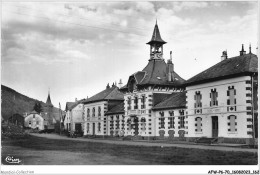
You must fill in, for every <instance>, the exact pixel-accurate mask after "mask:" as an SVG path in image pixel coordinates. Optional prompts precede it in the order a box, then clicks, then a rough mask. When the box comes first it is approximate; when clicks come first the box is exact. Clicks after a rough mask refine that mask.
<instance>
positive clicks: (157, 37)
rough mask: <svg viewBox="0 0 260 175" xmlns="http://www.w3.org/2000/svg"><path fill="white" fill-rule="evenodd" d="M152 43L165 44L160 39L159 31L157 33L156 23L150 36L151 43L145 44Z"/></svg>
mask: <svg viewBox="0 0 260 175" xmlns="http://www.w3.org/2000/svg"><path fill="white" fill-rule="evenodd" d="M153 43H162V44H165V43H166V42H165V41H164V40H163V39H162V38H161V34H160V31H159V27H158V25H157V21H156V24H155V26H154V30H153V35H152V38H151V41H149V42H148V43H146V44H153Z"/></svg>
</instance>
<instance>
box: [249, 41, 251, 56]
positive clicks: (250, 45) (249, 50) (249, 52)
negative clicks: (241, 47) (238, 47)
mask: <svg viewBox="0 0 260 175" xmlns="http://www.w3.org/2000/svg"><path fill="white" fill-rule="evenodd" d="M249 54H251V43H250V44H249Z"/></svg>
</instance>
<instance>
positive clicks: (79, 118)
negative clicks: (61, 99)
mask: <svg viewBox="0 0 260 175" xmlns="http://www.w3.org/2000/svg"><path fill="white" fill-rule="evenodd" d="M83 100H85V99H83ZM83 100H80V101H77V100H76V101H75V102H67V103H66V109H65V111H66V116H65V120H64V127H65V130H68V131H73V132H74V131H77V132H83V128H84V127H83V126H84V115H83V114H84V109H83V107H84V106H83V104H82V103H81V102H82V101H83Z"/></svg>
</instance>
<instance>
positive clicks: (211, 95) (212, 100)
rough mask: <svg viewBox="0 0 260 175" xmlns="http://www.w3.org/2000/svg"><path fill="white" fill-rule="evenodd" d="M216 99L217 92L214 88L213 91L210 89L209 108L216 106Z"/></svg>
mask: <svg viewBox="0 0 260 175" xmlns="http://www.w3.org/2000/svg"><path fill="white" fill-rule="evenodd" d="M217 97H218V92H217V90H216V88H215V89H211V93H210V98H211V101H210V106H218V100H217Z"/></svg>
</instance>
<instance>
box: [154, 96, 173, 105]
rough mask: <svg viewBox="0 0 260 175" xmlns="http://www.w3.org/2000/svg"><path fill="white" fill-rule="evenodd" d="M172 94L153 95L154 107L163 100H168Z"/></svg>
mask: <svg viewBox="0 0 260 175" xmlns="http://www.w3.org/2000/svg"><path fill="white" fill-rule="evenodd" d="M170 95H171V94H162V93H154V94H153V106H156V105H157V104H159V103H160V102H162V101H163V100H165V99H167V98H168V97H169V96H170Z"/></svg>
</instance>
